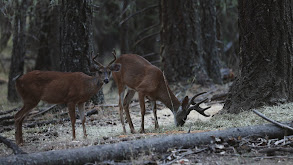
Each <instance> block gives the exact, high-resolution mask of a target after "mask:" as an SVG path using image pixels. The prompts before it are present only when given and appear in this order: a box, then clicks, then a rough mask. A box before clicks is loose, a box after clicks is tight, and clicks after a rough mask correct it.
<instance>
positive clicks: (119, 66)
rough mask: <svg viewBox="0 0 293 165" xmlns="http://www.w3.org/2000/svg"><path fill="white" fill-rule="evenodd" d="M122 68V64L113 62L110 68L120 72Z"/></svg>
mask: <svg viewBox="0 0 293 165" xmlns="http://www.w3.org/2000/svg"><path fill="white" fill-rule="evenodd" d="M120 68H121V64H112V65H111V66H110V70H111V71H113V72H118V71H119V70H120Z"/></svg>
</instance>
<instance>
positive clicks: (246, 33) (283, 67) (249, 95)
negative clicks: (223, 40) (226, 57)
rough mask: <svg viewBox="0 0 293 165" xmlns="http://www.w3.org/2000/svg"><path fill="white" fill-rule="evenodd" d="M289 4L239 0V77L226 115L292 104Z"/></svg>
mask: <svg viewBox="0 0 293 165" xmlns="http://www.w3.org/2000/svg"><path fill="white" fill-rule="evenodd" d="M291 3H292V1H290V0H282V1H274V0H259V1H255V0H239V29H240V33H239V34H240V61H241V62H240V68H241V69H240V75H239V76H238V78H237V79H236V81H234V83H233V85H232V87H231V88H230V94H229V96H228V99H227V100H226V103H225V106H224V108H225V109H227V111H228V112H230V113H238V112H240V111H241V110H248V109H250V108H255V107H259V106H262V105H267V104H268V105H272V104H276V103H284V102H288V101H293V86H292V84H293V75H292V74H293V70H292V69H293V67H292V66H293V55H292V54H293V40H292V35H293V24H292V20H293V13H292V12H293V11H292V5H291Z"/></svg>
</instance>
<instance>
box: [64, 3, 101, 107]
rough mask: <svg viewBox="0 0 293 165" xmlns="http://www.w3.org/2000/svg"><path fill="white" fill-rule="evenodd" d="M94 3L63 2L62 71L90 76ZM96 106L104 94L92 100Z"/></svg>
mask: <svg viewBox="0 0 293 165" xmlns="http://www.w3.org/2000/svg"><path fill="white" fill-rule="evenodd" d="M91 3H92V1H88V0H62V2H61V9H62V11H61V21H60V22H61V36H60V38H61V39H60V40H61V41H60V42H61V70H62V71H66V72H76V71H81V72H84V73H86V74H90V71H89V66H90V65H91V63H92V60H90V59H91V53H92V46H91V45H90V44H91V43H90V41H91V37H92V36H91V35H92V32H91V30H90V29H91V25H92V8H91ZM92 100H93V101H94V103H95V104H99V103H102V102H103V101H104V97H103V93H102V92H101V90H100V92H99V94H98V96H96V97H94V98H93V99H92Z"/></svg>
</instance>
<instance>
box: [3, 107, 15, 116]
mask: <svg viewBox="0 0 293 165" xmlns="http://www.w3.org/2000/svg"><path fill="white" fill-rule="evenodd" d="M17 110H18V108H14V109H12V110H8V111H4V112H0V115H6V114H8V113H11V112H14V111H17Z"/></svg>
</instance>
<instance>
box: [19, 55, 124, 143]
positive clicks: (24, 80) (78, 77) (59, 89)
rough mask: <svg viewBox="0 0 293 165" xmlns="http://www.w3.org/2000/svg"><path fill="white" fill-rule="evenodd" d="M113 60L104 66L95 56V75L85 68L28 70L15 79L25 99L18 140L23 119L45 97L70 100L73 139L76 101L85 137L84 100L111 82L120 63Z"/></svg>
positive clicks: (55, 101) (51, 100) (56, 101)
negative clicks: (110, 78)
mask: <svg viewBox="0 0 293 165" xmlns="http://www.w3.org/2000/svg"><path fill="white" fill-rule="evenodd" d="M112 54H113V56H114V60H113V61H111V62H110V63H109V64H108V65H107V66H103V65H102V64H101V63H99V62H98V61H96V58H97V56H98V55H97V56H95V57H94V58H93V61H94V63H95V64H97V65H98V67H96V66H93V67H92V68H91V71H93V72H95V75H94V76H89V75H86V74H84V73H82V72H56V71H39V70H35V71H32V72H28V73H27V74H24V75H22V76H21V77H19V78H17V79H16V89H17V91H18V93H19V95H20V96H21V98H22V101H23V107H22V108H21V109H20V110H19V111H18V112H17V113H16V114H15V116H14V119H15V140H16V143H17V144H20V143H23V138H22V122H23V120H24V118H25V116H27V115H28V113H29V112H30V111H31V110H32V109H33V108H34V107H36V106H37V104H38V103H39V102H40V101H41V100H42V101H45V102H48V103H51V104H67V107H68V110H69V116H70V120H71V126H72V139H75V120H76V117H75V106H76V105H77V107H78V111H79V114H80V119H81V121H82V127H83V134H84V137H86V136H87V135H86V128H85V115H84V104H85V102H86V101H88V100H89V99H90V98H91V97H92V96H93V95H94V94H96V93H97V92H98V91H99V90H100V89H101V87H102V85H103V84H104V83H105V84H107V83H108V82H109V76H110V74H111V72H114V73H115V72H117V71H119V70H120V66H121V65H120V64H117V63H115V64H113V63H114V62H115V60H116V53H115V51H114V52H113V53H112Z"/></svg>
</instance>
